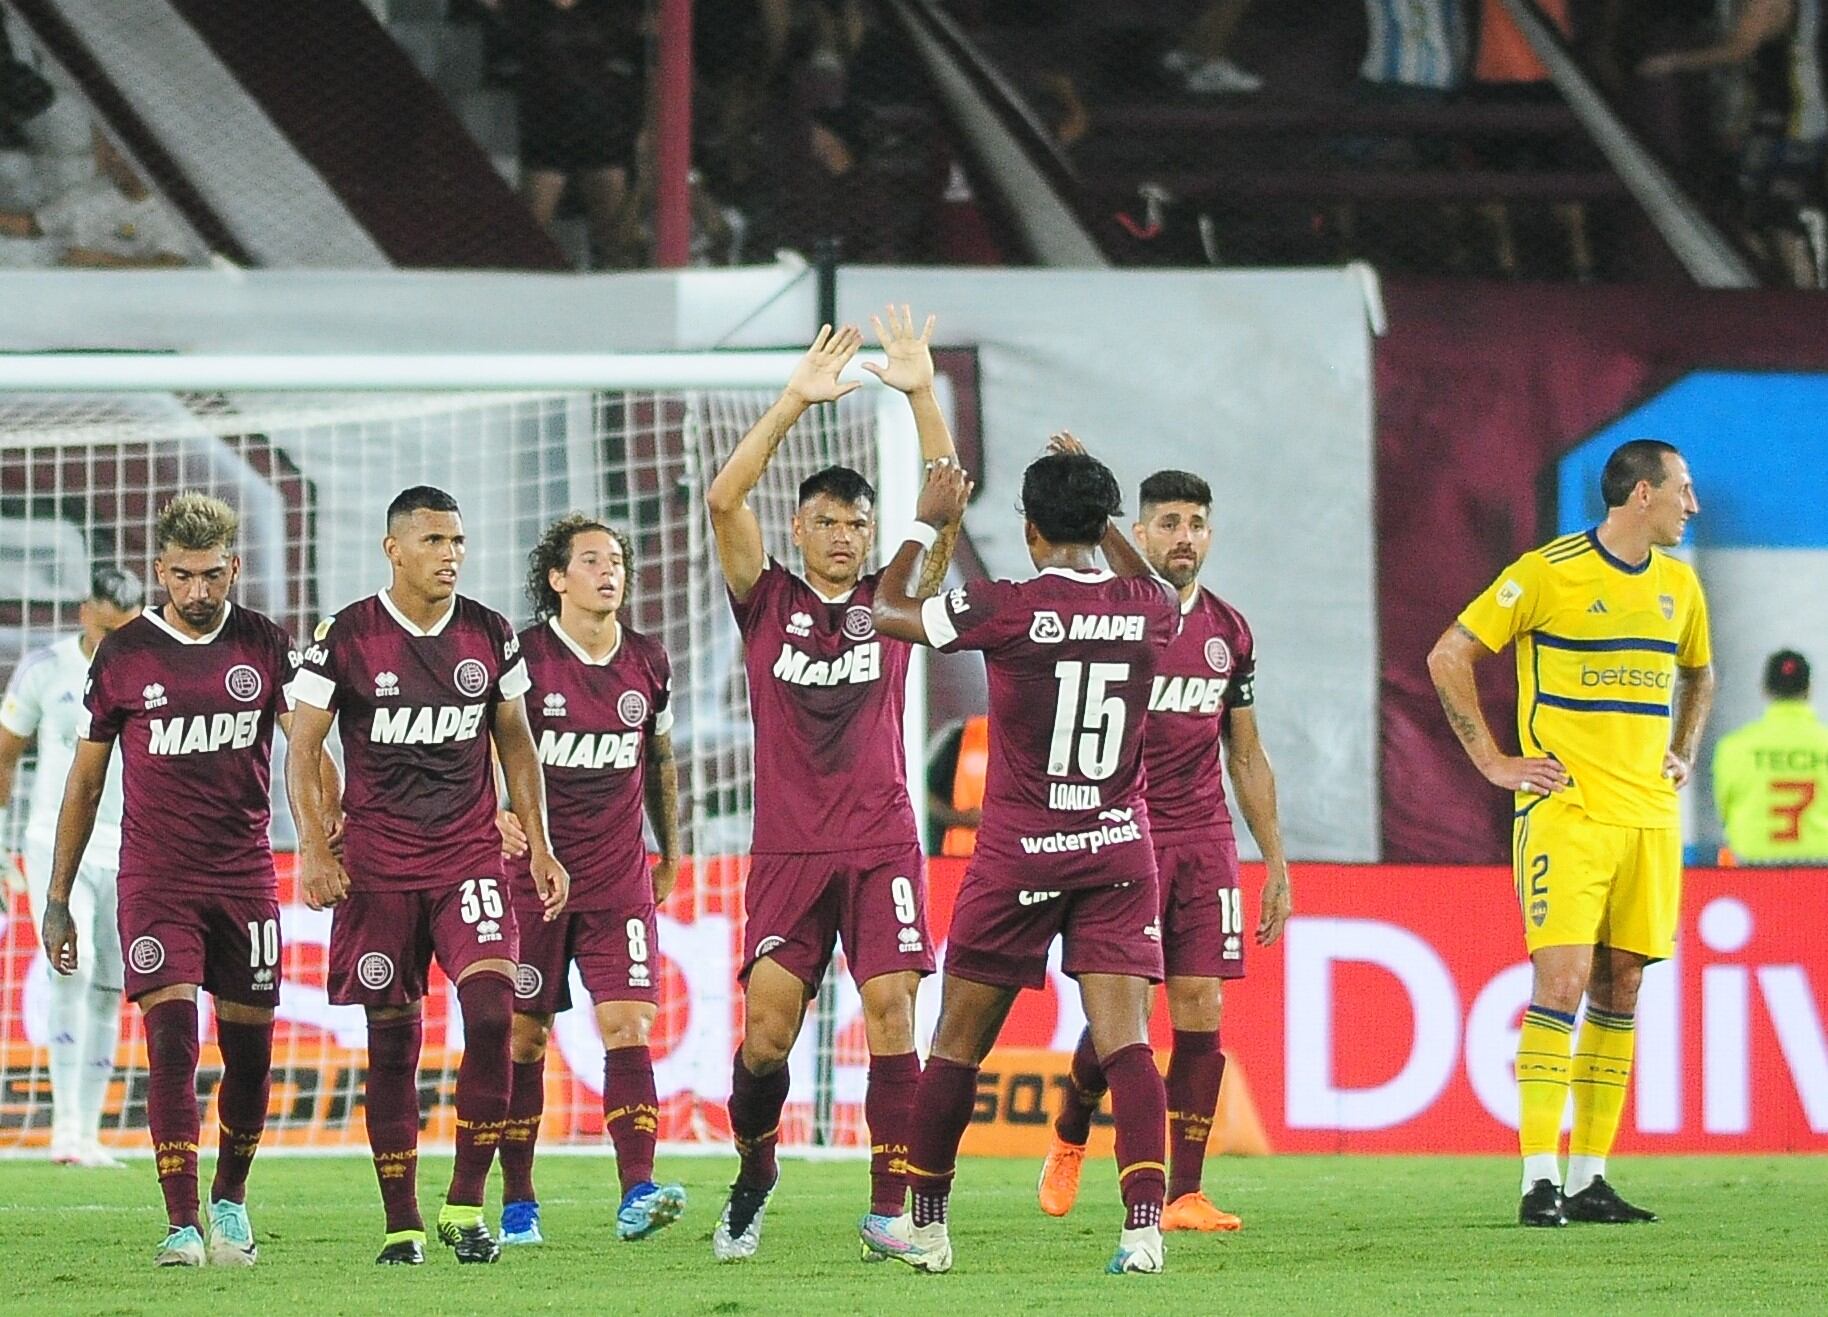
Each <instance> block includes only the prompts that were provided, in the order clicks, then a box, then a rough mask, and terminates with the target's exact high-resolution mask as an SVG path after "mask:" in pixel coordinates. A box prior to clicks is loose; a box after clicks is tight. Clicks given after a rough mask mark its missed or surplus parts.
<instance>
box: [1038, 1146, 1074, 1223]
mask: <svg viewBox="0 0 1828 1317" xmlns="http://www.w3.org/2000/svg"><path fill="white" fill-rule="evenodd" d="M1052 1138H1053V1143H1052V1145H1051V1146H1050V1147H1049V1148H1048V1150H1047V1160H1046V1161H1044V1162H1042V1163H1041V1183H1040V1185H1039V1186H1037V1187H1038V1189H1039V1191H1040V1196H1041V1210H1042V1211H1043V1212H1046V1213H1047V1214H1048V1215H1049V1216H1065V1215H1066V1214H1067V1213H1068V1212H1070V1211H1072V1210H1073V1203H1074V1202H1075V1201H1076V1200H1077V1199H1078V1197H1079V1171H1080V1169H1081V1168H1082V1167H1083V1166H1084V1165H1085V1145H1084V1144H1083V1143H1068V1142H1067V1141H1066V1140H1065V1139H1063V1138H1061V1137H1060V1136H1059V1135H1058V1134H1055V1135H1053V1136H1052Z"/></svg>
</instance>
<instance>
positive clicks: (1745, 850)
mask: <svg viewBox="0 0 1828 1317" xmlns="http://www.w3.org/2000/svg"><path fill="white" fill-rule="evenodd" d="M1714 803H1715V804H1716V805H1718V806H1719V807H1720V818H1721V820H1722V821H1723V822H1724V823H1725V824H1726V843H1727V845H1728V846H1731V847H1732V848H1733V853H1734V854H1735V855H1737V856H1738V857H1739V858H1740V859H1742V860H1748V861H1750V862H1752V863H1754V864H1777V863H1783V862H1786V861H1787V862H1791V863H1797V862H1802V861H1817V862H1819V861H1822V860H1828V726H1824V725H1823V723H1822V720H1821V719H1819V718H1817V717H1816V716H1815V710H1813V709H1811V708H1810V707H1809V704H1808V701H1806V700H1774V701H1772V703H1771V707H1770V708H1769V709H1767V710H1766V711H1765V716H1764V717H1762V718H1760V719H1759V720H1758V721H1757V722H1753V723H1747V724H1746V725H1745V726H1744V727H1741V728H1740V729H1739V730H1738V731H1736V732H1733V733H1731V734H1730V735H1727V736H1723V737H1721V738H1720V744H1719V745H1717V746H1715V747H1714Z"/></svg>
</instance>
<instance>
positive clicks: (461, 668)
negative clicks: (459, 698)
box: [451, 658, 489, 698]
mask: <svg viewBox="0 0 1828 1317" xmlns="http://www.w3.org/2000/svg"><path fill="white" fill-rule="evenodd" d="M451 680H452V681H454V682H456V683H457V691H458V693H459V694H461V695H467V696H470V697H472V698H473V697H475V696H477V695H481V694H482V693H483V692H484V691H486V690H487V689H489V670H488V669H487V668H485V667H484V666H483V665H482V660H481V659H473V658H467V659H465V660H464V661H463V662H461V663H459V664H458V665H457V670H456V671H455V672H453V673H452V674H451Z"/></svg>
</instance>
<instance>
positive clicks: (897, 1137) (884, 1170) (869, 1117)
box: [863, 1052, 920, 1216]
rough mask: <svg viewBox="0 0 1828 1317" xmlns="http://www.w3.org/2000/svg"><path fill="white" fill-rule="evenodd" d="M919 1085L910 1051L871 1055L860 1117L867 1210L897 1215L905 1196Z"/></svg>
mask: <svg viewBox="0 0 1828 1317" xmlns="http://www.w3.org/2000/svg"><path fill="white" fill-rule="evenodd" d="M919 1086H920V1058H919V1057H918V1056H916V1055H915V1054H914V1053H913V1052H903V1053H902V1054H901V1055H899V1056H872V1057H871V1058H870V1081H869V1087H868V1088H867V1089H866V1090H864V1095H863V1119H864V1122H865V1123H866V1124H867V1125H868V1126H869V1131H870V1211H872V1212H874V1213H875V1214H876V1215H878V1216H900V1215H901V1209H902V1207H903V1206H904V1204H905V1203H906V1202H907V1197H908V1169H907V1167H908V1125H909V1122H910V1119H911V1118H912V1116H913V1112H914V1093H915V1090H916V1089H918V1088H919Z"/></svg>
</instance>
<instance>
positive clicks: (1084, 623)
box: [1066, 613, 1148, 640]
mask: <svg viewBox="0 0 1828 1317" xmlns="http://www.w3.org/2000/svg"><path fill="white" fill-rule="evenodd" d="M1147 634H1148V623H1147V622H1145V621H1144V620H1143V617H1142V614H1140V613H1079V614H1076V615H1075V616H1074V618H1073V624H1072V626H1070V627H1068V628H1067V633H1066V635H1067V639H1068V640H1141V639H1142V638H1143V637H1144V636H1145V635H1147Z"/></svg>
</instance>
